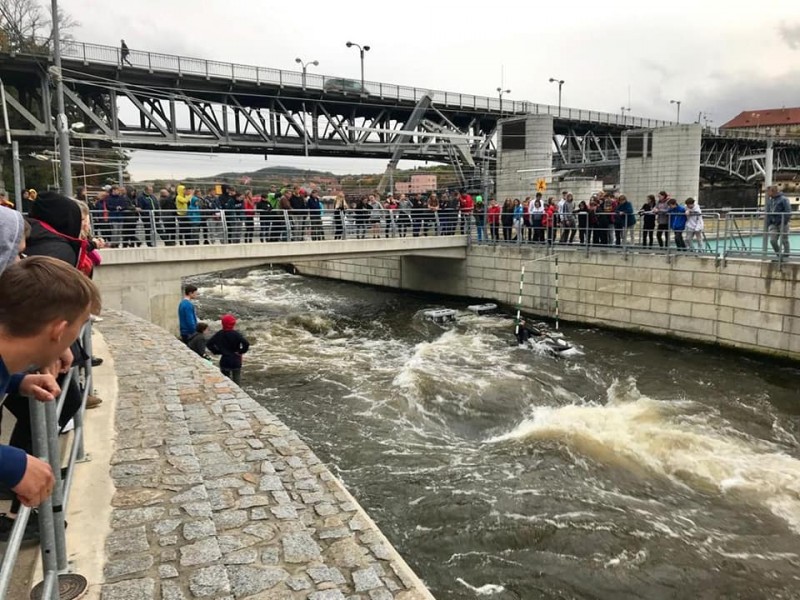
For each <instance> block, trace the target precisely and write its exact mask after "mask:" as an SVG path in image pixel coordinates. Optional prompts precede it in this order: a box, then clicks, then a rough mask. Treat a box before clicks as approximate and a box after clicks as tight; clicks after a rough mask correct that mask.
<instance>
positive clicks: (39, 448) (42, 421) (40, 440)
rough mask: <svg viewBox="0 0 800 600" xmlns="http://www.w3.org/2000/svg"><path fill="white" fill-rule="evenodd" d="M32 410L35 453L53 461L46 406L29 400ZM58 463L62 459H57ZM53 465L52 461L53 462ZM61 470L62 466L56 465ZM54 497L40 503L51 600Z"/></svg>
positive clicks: (45, 596) (48, 598) (47, 595)
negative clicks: (50, 451)
mask: <svg viewBox="0 0 800 600" xmlns="http://www.w3.org/2000/svg"><path fill="white" fill-rule="evenodd" d="M28 402H29V404H30V412H31V431H32V433H33V436H32V442H33V454H34V455H35V456H36V457H38V458H39V459H40V460H43V461H45V462H51V461H50V460H49V459H50V457H48V454H49V453H48V446H49V444H48V443H47V419H46V417H45V407H44V405H43V404H42V403H41V402H39V401H38V400H33V399H31V400H29V401H28ZM55 462H56V464H58V463H59V462H60V461H58V460H56V461H55ZM51 466H52V462H51ZM56 468H57V469H59V470H60V468H61V467H60V466H57V467H56ZM53 526H54V521H53V498H52V496H49V497H47V498H45V500H44V502H42V503H41V505H39V544H40V546H41V550H42V573H43V576H44V584H43V585H42V596H41V597H42V598H43V599H45V600H51V599H52V598H53V590H54V584H55V580H56V578H57V577H58V562H57V558H56V540H55V532H54V530H53Z"/></svg>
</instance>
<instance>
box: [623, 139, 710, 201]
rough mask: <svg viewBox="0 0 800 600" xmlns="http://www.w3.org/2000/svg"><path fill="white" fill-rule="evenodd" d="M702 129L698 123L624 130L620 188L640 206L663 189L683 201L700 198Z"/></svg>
mask: <svg viewBox="0 0 800 600" xmlns="http://www.w3.org/2000/svg"><path fill="white" fill-rule="evenodd" d="M702 132H703V130H702V127H701V126H700V125H697V124H694V125H677V126H672V127H659V128H657V129H635V130H631V131H626V132H624V133H623V134H622V147H621V148H620V173H619V174H620V191H621V192H622V193H623V194H625V195H626V196H628V198H630V199H631V201H633V203H634V205H636V206H641V204H642V203H643V202H644V200H645V199H646V198H647V195H648V194H657V193H658V192H659V191H661V190H664V191H666V192H667V193H668V194H669V195H670V196H673V197H675V198H676V199H677V200H678V201H680V202H683V201H684V200H686V198H690V197H691V198H697V196H698V194H699V192H700V144H701V138H702ZM637 203H638V204H637Z"/></svg>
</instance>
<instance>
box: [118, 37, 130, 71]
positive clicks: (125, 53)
mask: <svg viewBox="0 0 800 600" xmlns="http://www.w3.org/2000/svg"><path fill="white" fill-rule="evenodd" d="M130 55H131V51H130V50H129V49H128V44H126V43H125V40H120V41H119V66H122V63H123V62H126V63H128V64H129V65H130V66H131V67H132V66H133V64H131V61H130V59H129V58H128V57H129V56H130Z"/></svg>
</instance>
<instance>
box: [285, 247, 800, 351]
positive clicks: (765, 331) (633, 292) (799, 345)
mask: <svg viewBox="0 0 800 600" xmlns="http://www.w3.org/2000/svg"><path fill="white" fill-rule="evenodd" d="M555 254H556V255H557V256H558V265H559V266H558V271H559V278H558V285H559V310H560V316H561V318H562V319H565V320H569V321H573V322H576V323H585V324H590V325H600V326H605V327H612V328H617V329H625V330H629V331H639V332H645V333H651V334H655V335H669V336H674V337H679V338H684V339H687V340H694V341H700V342H706V343H712V344H719V345H721V346H727V347H731V348H738V349H741V350H747V351H752V352H759V353H763V354H770V355H775V356H780V357H784V358H789V359H793V360H800V316H799V315H800V264H797V263H785V264H783V265H778V264H777V263H776V262H770V261H763V260H750V259H728V260H726V261H724V262H721V261H717V260H716V258H715V257H714V256H704V255H696V254H690V253H685V254H679V255H674V256H672V257H671V259H670V261H667V258H666V257H665V256H664V255H662V254H645V253H641V254H633V253H631V254H623V253H621V252H613V251H603V250H599V249H592V250H591V252H589V253H588V254H587V253H586V252H585V251H583V250H579V249H574V248H570V249H562V248H556V250H555ZM553 257H554V255H553V254H551V253H549V251H548V250H547V249H545V248H543V247H531V246H523V247H518V246H497V245H473V246H470V248H469V249H468V250H467V257H466V259H465V260H449V259H438V258H428V257H426V258H420V257H414V256H405V257H380V258H362V259H350V260H336V261H333V260H331V261H317V262H306V263H302V264H298V270H299V271H300V272H301V273H303V274H306V275H314V276H318V277H327V278H332V279H341V280H344V281H354V282H359V283H366V284H371V285H381V286H386V287H394V288H400V289H407V290H416V291H423V292H432V293H438V294H451V295H456V296H466V297H470V298H483V299H487V300H495V301H499V302H502V303H504V304H507V305H512V306H513V305H515V304H516V303H517V297H518V293H519V273H520V269H521V267H522V265H525V267H526V276H525V286H524V289H523V300H522V309H523V310H525V311H529V312H531V313H534V314H537V315H542V316H552V315H553V313H554V308H555V281H556V279H555V271H556V267H555V261H554V260H552V259H553Z"/></svg>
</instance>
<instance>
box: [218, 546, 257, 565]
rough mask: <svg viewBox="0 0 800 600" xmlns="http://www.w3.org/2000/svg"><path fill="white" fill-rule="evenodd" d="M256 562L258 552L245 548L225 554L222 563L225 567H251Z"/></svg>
mask: <svg viewBox="0 0 800 600" xmlns="http://www.w3.org/2000/svg"><path fill="white" fill-rule="evenodd" d="M257 560H258V550H256V549H255V548H245V549H244V550H238V551H236V552H231V553H229V554H226V555H225V556H224V558H223V562H224V563H225V564H226V565H251V564H253V563H254V562H256V561H257Z"/></svg>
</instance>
